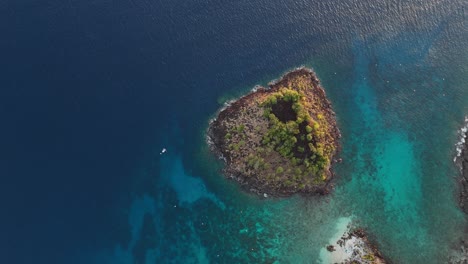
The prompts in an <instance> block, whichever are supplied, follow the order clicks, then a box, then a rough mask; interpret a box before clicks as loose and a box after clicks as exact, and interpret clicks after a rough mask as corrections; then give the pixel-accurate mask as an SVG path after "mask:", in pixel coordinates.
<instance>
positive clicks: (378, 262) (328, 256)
mask: <svg viewBox="0 0 468 264" xmlns="http://www.w3.org/2000/svg"><path fill="white" fill-rule="evenodd" d="M324 252H325V251H324ZM323 257H324V259H322V261H326V262H329V263H340V264H385V263H387V261H386V260H385V259H384V257H383V256H382V254H381V253H380V251H379V250H378V249H377V247H376V246H375V245H374V244H372V243H371V242H370V241H369V238H368V235H367V234H366V232H365V231H364V230H363V229H360V228H358V229H351V228H349V227H348V229H347V230H346V231H345V232H344V234H343V235H342V236H341V237H340V238H339V239H338V240H337V241H336V242H335V241H333V243H332V244H330V245H328V246H326V253H325V254H324V256H323Z"/></svg>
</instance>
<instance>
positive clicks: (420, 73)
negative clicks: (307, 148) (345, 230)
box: [0, 0, 468, 264]
mask: <svg viewBox="0 0 468 264" xmlns="http://www.w3.org/2000/svg"><path fill="white" fill-rule="evenodd" d="M467 7H468V2H467V1H466V0H386V1H373V0H322V1H318V0H296V1H292V0H284V1H279V0H258V1H246V0H238V1H226V0H218V1H213V0H184V1H182V0H83V1H77V0H60V1H59V0H43V1H33V0H3V1H1V2H0V61H1V63H0V122H1V123H0V179H1V181H0V206H1V207H0V208H1V213H0V263H5V264H23V263H44V264H55V263H67V264H68V263H70V264H75V263H87V264H88V263H89V264H94V263H103V264H106V263H116V264H130V263H141V264H143V263H144V264H149V263H326V262H327V261H326V260H325V259H324V258H323V248H324V247H325V246H326V245H327V243H329V240H330V239H331V238H332V237H333V236H334V235H335V233H336V232H337V230H338V229H339V226H340V223H343V222H346V221H350V220H352V221H353V222H354V223H356V224H357V225H359V226H361V227H364V228H365V229H366V230H367V231H368V232H369V234H370V236H371V239H372V241H374V242H375V243H376V244H377V245H378V246H379V248H380V250H381V252H382V253H383V255H384V256H385V257H387V258H388V259H389V260H391V261H392V262H393V263H411V264H413V263H416V264H417V263H446V262H447V259H448V257H449V256H451V255H452V254H455V253H454V252H455V250H456V249H458V242H459V241H460V240H461V239H463V238H465V239H467V236H468V235H467V234H466V230H467V229H466V228H467V219H466V216H465V215H463V214H462V213H461V211H460V210H459V208H458V207H457V201H458V200H457V199H458V189H457V185H456V184H457V181H458V178H457V177H458V176H459V171H458V168H457V167H456V166H455V164H454V163H453V157H454V155H455V146H454V145H455V143H456V142H457V141H458V140H459V138H458V137H459V136H458V134H457V130H458V129H459V128H460V127H461V126H463V121H464V116H465V115H468V28H467V13H466V12H467ZM301 65H305V66H308V67H312V68H314V70H315V71H316V72H317V74H318V77H319V78H320V79H321V81H322V84H323V86H324V88H325V90H326V92H327V95H328V97H329V98H330V100H331V101H332V103H333V106H334V109H335V112H336V113H337V117H338V123H339V126H340V129H341V132H342V134H343V138H342V142H341V143H342V147H343V151H342V153H341V156H342V158H343V163H342V164H339V165H337V166H336V172H337V175H338V176H337V180H336V182H335V186H336V188H335V189H334V190H333V192H332V194H330V195H328V196H326V197H300V196H295V197H291V198H287V199H286V198H284V199H261V198H259V197H256V196H254V195H251V194H247V193H245V192H242V191H241V190H240V188H239V187H238V186H237V185H236V184H235V183H234V182H231V181H228V180H225V179H224V178H223V177H222V176H221V174H220V171H221V169H222V166H223V165H222V163H221V162H220V161H219V160H218V159H217V157H215V156H213V155H212V154H211V153H210V152H209V151H208V147H207V146H206V142H205V130H206V128H207V126H208V122H209V120H210V119H211V118H213V117H214V116H215V115H216V112H217V111H218V110H219V109H220V108H221V107H222V106H223V104H224V103H225V102H226V101H228V100H230V99H234V98H236V97H238V96H240V95H242V94H244V93H246V92H248V91H250V90H251V89H252V88H253V87H254V86H255V85H256V84H262V85H266V84H267V83H268V82H269V81H270V80H272V79H275V78H279V77H280V76H281V75H282V74H284V73H285V72H287V71H288V70H291V69H294V68H295V67H298V66H301ZM163 148H166V149H167V152H166V153H165V154H163V155H160V152H161V150H162V149H163Z"/></svg>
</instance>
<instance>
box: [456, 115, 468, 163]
mask: <svg viewBox="0 0 468 264" xmlns="http://www.w3.org/2000/svg"><path fill="white" fill-rule="evenodd" d="M466 132H468V116H465V122H464V125H463V127H462V128H460V130H458V135H459V136H458V138H459V139H458V142H457V143H456V144H455V149H456V155H455V157H454V158H453V162H457V161H458V159H459V158H460V156H461V154H462V151H463V148H464V146H465V141H466Z"/></svg>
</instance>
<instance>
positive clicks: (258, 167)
mask: <svg viewBox="0 0 468 264" xmlns="http://www.w3.org/2000/svg"><path fill="white" fill-rule="evenodd" d="M339 138H340V133H339V130H338V128H337V125H336V120H335V113H334V112H333V110H332V108H331V103H330V102H329V101H328V99H327V98H326V95H325V91H324V90H323V88H322V87H321V86H320V82H319V80H318V78H317V76H316V75H315V73H314V72H313V71H312V70H309V69H306V68H299V69H296V70H294V71H291V72H289V73H287V74H286V75H284V76H283V77H282V78H281V79H280V80H278V81H276V82H274V83H270V84H269V88H264V87H257V88H256V89H255V90H254V91H253V92H251V93H249V94H247V95H246V96H243V97H241V98H239V99H238V100H236V101H234V102H231V103H230V105H228V106H227V107H226V108H225V109H223V110H222V111H221V112H220V113H219V114H218V116H217V118H216V119H214V120H213V121H212V122H211V123H210V127H209V129H208V142H209V143H211V144H210V145H211V149H212V150H213V151H214V152H215V153H217V154H218V155H219V156H220V157H222V159H223V160H224V161H225V162H226V168H225V170H224V173H225V175H226V176H227V177H229V178H232V179H235V180H236V181H238V182H239V183H241V184H242V185H243V186H244V187H246V188H245V189H247V190H250V191H252V192H255V193H257V194H259V195H262V194H264V193H266V194H268V195H273V196H288V195H291V194H294V193H316V194H326V193H328V192H329V190H328V188H329V184H328V183H329V182H330V180H331V178H332V177H333V173H332V171H331V165H332V162H333V161H336V159H335V155H336V153H337V151H338V147H339V146H338V139H339Z"/></svg>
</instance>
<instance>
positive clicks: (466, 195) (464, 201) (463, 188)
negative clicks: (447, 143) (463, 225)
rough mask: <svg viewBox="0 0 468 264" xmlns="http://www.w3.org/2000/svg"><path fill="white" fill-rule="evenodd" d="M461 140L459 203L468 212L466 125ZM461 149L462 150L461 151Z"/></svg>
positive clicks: (467, 133) (459, 146)
mask: <svg viewBox="0 0 468 264" xmlns="http://www.w3.org/2000/svg"><path fill="white" fill-rule="evenodd" d="M466 122H468V118H465V123H466ZM461 133H462V134H461V140H460V144H458V146H457V147H458V148H459V149H458V150H457V151H458V153H457V154H458V155H459V156H458V158H457V159H458V165H459V166H460V168H461V178H460V196H459V204H460V208H461V209H462V210H463V212H465V213H466V214H468V140H466V139H467V137H468V128H467V125H465V126H464V127H463V128H462V129H461ZM460 150H461V151H460Z"/></svg>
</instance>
